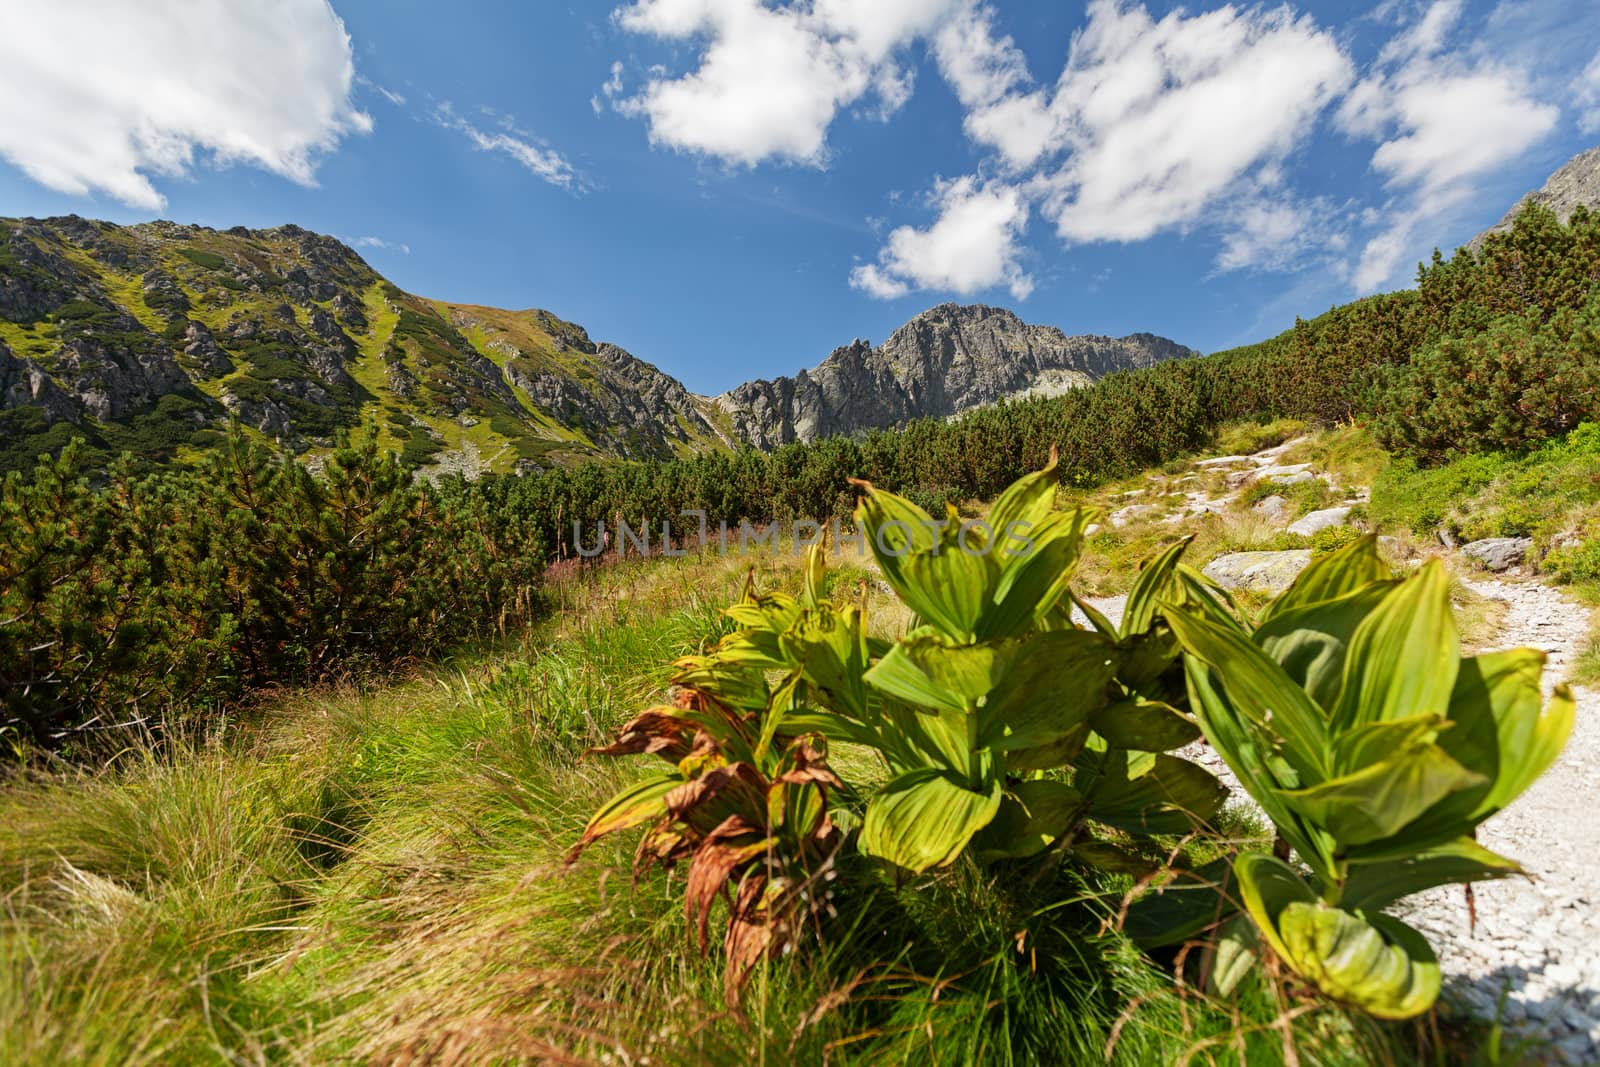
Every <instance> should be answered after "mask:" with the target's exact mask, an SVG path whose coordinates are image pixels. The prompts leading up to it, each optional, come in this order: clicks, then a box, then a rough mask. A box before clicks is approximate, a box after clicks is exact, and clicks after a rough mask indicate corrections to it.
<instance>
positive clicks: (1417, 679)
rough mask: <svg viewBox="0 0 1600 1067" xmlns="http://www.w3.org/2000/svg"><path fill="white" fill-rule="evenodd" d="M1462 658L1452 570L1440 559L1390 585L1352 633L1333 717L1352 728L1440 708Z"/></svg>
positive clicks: (1447, 701)
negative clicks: (1453, 610) (1452, 609)
mask: <svg viewBox="0 0 1600 1067" xmlns="http://www.w3.org/2000/svg"><path fill="white" fill-rule="evenodd" d="M1460 662H1461V639H1460V637H1459V636H1458V635H1457V633H1456V624H1455V620H1454V619H1453V618H1452V617H1451V614H1450V578H1449V575H1448V574H1447V573H1446V572H1445V569H1444V565H1443V564H1442V563H1440V562H1439V561H1438V560H1434V561H1432V562H1430V563H1428V564H1426V565H1424V566H1423V568H1422V569H1421V570H1420V571H1418V572H1417V574H1416V575H1414V576H1413V577H1411V578H1409V579H1407V580H1406V581H1404V582H1402V583H1401V584H1400V585H1399V586H1398V587H1397V588H1395V589H1394V590H1392V591H1390V593H1389V595H1388V596H1386V597H1384V598H1383V601H1382V603H1380V604H1379V605H1378V606H1377V607H1376V608H1375V609H1373V611H1372V613H1371V614H1370V615H1368V616H1367V617H1366V618H1365V619H1364V620H1362V622H1361V625H1359V626H1357V627H1356V629H1355V632H1354V634H1352V635H1351V638H1350V647H1349V651H1348V652H1347V653H1346V656H1345V671H1344V684H1343V686H1342V688H1341V690H1340V693H1339V701H1338V705H1337V706H1336V707H1335V708H1334V714H1333V718H1334V722H1335V724H1336V725H1337V726H1339V727H1340V728H1349V727H1352V726H1359V725H1361V724H1362V723H1367V722H1382V721H1385V720H1388V719H1406V718H1410V717H1411V716H1413V715H1423V714H1427V713H1430V712H1438V713H1442V712H1444V711H1445V710H1446V709H1447V708H1448V707H1449V706H1450V694H1451V691H1452V690H1453V689H1454V688H1455V684H1456V670H1457V667H1458V665H1459V664H1460Z"/></svg>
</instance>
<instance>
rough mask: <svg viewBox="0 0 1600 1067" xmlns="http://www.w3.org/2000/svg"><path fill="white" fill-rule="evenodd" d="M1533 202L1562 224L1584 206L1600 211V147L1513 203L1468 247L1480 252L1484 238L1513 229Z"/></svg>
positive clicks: (1581, 154) (1571, 163)
mask: <svg viewBox="0 0 1600 1067" xmlns="http://www.w3.org/2000/svg"><path fill="white" fill-rule="evenodd" d="M1530 202H1531V203H1535V204H1539V205H1541V206H1543V207H1547V208H1549V209H1550V210H1551V211H1554V212H1555V213H1556V217H1558V218H1559V219H1560V220H1561V221H1562V222H1566V221H1567V219H1569V218H1571V217H1572V210H1573V209H1574V208H1576V207H1579V206H1580V205H1581V206H1583V207H1586V208H1589V209H1590V210H1591V211H1592V210H1594V209H1596V208H1600V147H1595V148H1591V149H1589V150H1588V151H1587V152H1579V153H1578V154H1577V155H1575V156H1573V157H1572V158H1571V159H1569V160H1567V162H1566V163H1564V164H1562V166H1561V168H1560V169H1559V170H1557V171H1556V172H1555V173H1554V174H1552V175H1550V177H1549V179H1548V180H1547V181H1546V182H1545V183H1544V184H1543V185H1542V186H1540V187H1539V188H1537V189H1535V190H1534V191H1533V192H1531V193H1528V194H1527V195H1526V196H1524V197H1523V198H1522V199H1521V200H1518V201H1517V202H1516V203H1515V204H1513V205H1512V207H1511V210H1510V211H1507V212H1506V214H1505V218H1503V219H1501V220H1500V221H1499V222H1497V223H1495V224H1494V225H1493V226H1491V227H1489V228H1488V229H1487V230H1485V231H1483V232H1482V233H1480V234H1478V236H1476V237H1474V238H1473V239H1472V240H1471V241H1470V242H1468V244H1467V247H1468V248H1470V249H1472V250H1473V251H1477V250H1478V249H1479V248H1480V247H1482V245H1483V239H1484V238H1485V237H1488V236H1489V235H1490V234H1491V233H1504V232H1505V231H1506V230H1509V229H1511V222H1512V220H1513V219H1515V218H1516V217H1517V212H1518V211H1520V210H1522V205H1524V204H1527V203H1530Z"/></svg>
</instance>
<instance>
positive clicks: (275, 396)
mask: <svg viewBox="0 0 1600 1067" xmlns="http://www.w3.org/2000/svg"><path fill="white" fill-rule="evenodd" d="M702 407H703V405H701V404H700V403H699V402H698V401H697V398H693V397H692V396H691V395H690V394H689V393H688V392H687V391H686V390H685V389H684V388H683V387H682V385H681V384H679V383H678V382H676V381H674V380H673V379H671V378H668V377H667V376H665V375H663V374H661V373H660V372H659V371H657V370H656V369H655V368H653V367H651V366H650V365H649V364H646V363H643V362H641V361H639V360H636V359H634V358H633V357H632V356H630V355H628V354H627V353H626V352H623V351H622V350H621V349H618V348H615V347H614V346H610V345H597V344H595V343H594V342H593V341H591V340H590V339H589V337H588V335H587V334H586V333H585V332H584V331H583V329H582V328H581V327H578V326H575V325H573V324H572V323H569V322H565V321H563V320H561V319H559V318H557V317H556V316H554V315H552V314H550V313H549V312H546V311H540V310H537V309H531V310H527V311H500V310H496V309H491V308H479V307H472V306H467V305H456V304H449V303H445V302H442V301H430V300H425V299H423V298H421V297H417V296H414V295H412V294H409V293H405V292H403V291H401V290H400V289H398V288H396V287H395V286H393V285H391V284H390V283H389V282H387V281H385V280H384V279H383V278H382V277H381V276H380V275H378V274H377V273H376V272H375V271H373V270H372V268H371V267H369V266H368V265H367V264H366V263H365V262H364V261H363V260H362V259H361V257H360V256H359V255H357V254H356V253H355V252H354V251H352V250H351V249H350V248H348V247H347V246H345V245H344V244H342V243H340V242H339V241H337V240H335V239H333V238H330V237H324V236H320V235H317V234H313V233H310V232H308V231H305V230H302V229H300V228H299V227H295V226H283V227H279V228H276V229H271V230H246V229H244V228H242V227H239V228H235V229H232V230H228V231H216V230H210V229H206V228H204V227H198V226H178V225H175V224H172V223H166V222H157V223H149V224H144V225H139V226H128V227H122V226H115V225H112V224H110V223H99V222H91V221H86V220H83V219H79V218H76V217H68V218H57V219H46V220H32V219H22V220H3V221H0V440H3V441H4V443H5V446H6V447H5V449H4V455H3V456H0V465H4V466H7V467H17V466H22V465H24V464H26V463H27V462H29V461H31V459H32V458H33V456H34V455H36V454H37V453H39V452H40V451H44V450H46V449H50V448H53V447H55V446H56V445H58V444H59V443H60V442H61V441H63V440H65V438H66V437H67V436H69V435H70V434H72V433H83V434H86V435H87V436H88V437H89V438H90V440H91V442H92V443H94V444H96V445H97V446H100V447H103V448H105V449H107V450H108V451H120V450H123V449H127V450H131V451H133V452H135V453H137V454H139V455H142V456H145V457H147V458H151V459H166V458H170V457H172V456H182V455H184V454H186V453H189V452H191V451H193V450H195V449H198V448H204V447H206V446H207V445H209V444H212V443H214V441H215V439H216V435H217V431H218V430H220V429H222V428H224V427H225V426H226V425H227V423H228V421H229V420H230V418H234V417H236V418H238V419H239V420H240V422H241V423H242V424H243V425H244V426H245V427H247V428H248V429H250V430H251V431H253V432H255V433H258V434H261V435H263V436H266V437H272V438H278V439H280V440H282V441H283V442H284V443H285V444H287V445H289V446H290V447H292V448H294V449H296V450H299V451H303V450H305V449H308V448H319V447H326V446H327V445H328V444H330V443H331V440H332V437H333V435H334V433H335V431H336V430H338V429H339V428H341V427H345V428H351V429H357V428H359V427H361V426H362V425H363V423H365V422H367V421H371V422H375V423H376V424H377V426H378V432H379V434H380V435H381V437H382V440H383V443H384V444H385V445H386V446H389V447H392V448H395V449H397V450H398V451H400V452H401V453H402V454H403V455H404V456H405V457H406V459H407V460H408V461H409V462H411V463H414V464H421V463H425V462H428V461H430V460H431V461H434V462H438V461H440V460H450V461H452V462H453V463H454V465H456V466H464V467H467V468H469V469H478V470H488V469H492V470H512V469H514V468H516V467H518V465H519V464H520V465H523V466H524V467H525V466H527V465H529V464H537V465H541V466H549V465H560V464H563V463H567V462H571V461H573V460H576V459H580V458H586V457H592V456H599V455H611V456H623V457H628V458H637V459H645V458H669V457H672V456H676V455H682V454H684V453H687V452H692V451H695V450H697V449H705V448H712V447H721V446H723V445H724V443H725V442H724V440H723V438H722V437H721V436H720V435H719V434H718V433H717V432H716V431H715V430H714V429H713V428H712V426H711V424H710V423H708V422H707V421H706V419H705V418H704V417H703V415H702V413H701V412H702Z"/></svg>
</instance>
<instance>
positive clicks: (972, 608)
mask: <svg viewBox="0 0 1600 1067" xmlns="http://www.w3.org/2000/svg"><path fill="white" fill-rule="evenodd" d="M997 567H998V565H997V564H996V562H995V561H994V560H992V559H990V558H989V557H988V556H987V555H982V554H976V553H972V552H968V551H965V550H963V549H962V548H961V546H960V545H958V544H956V543H955V540H954V539H953V538H945V539H943V540H941V541H940V542H939V543H938V544H937V546H936V548H935V549H934V550H932V551H928V552H919V553H916V554H914V555H912V556H910V557H908V558H907V559H906V560H905V561H904V562H903V564H902V573H903V574H904V576H905V582H906V588H905V589H904V590H903V591H902V592H901V598H902V599H903V600H905V602H906V603H907V604H908V605H910V606H911V608H912V609H913V610H914V611H916V613H917V614H918V615H920V616H922V618H924V619H926V620H927V621H928V622H930V623H932V624H934V625H935V626H937V627H938V628H939V629H941V630H943V631H944V632H945V633H946V634H947V635H948V636H950V637H951V638H953V639H955V640H957V641H972V640H975V639H976V638H977V636H978V634H979V624H980V622H981V621H982V620H983V619H984V617H985V616H986V615H987V614H988V613H989V612H990V611H991V601H990V595H991V594H990V590H991V588H993V585H994V582H995V579H996V575H997ZM990 635H992V636H1005V635H1003V634H1000V633H997V632H993V631H991V632H990V633H986V634H985V635H984V636H990Z"/></svg>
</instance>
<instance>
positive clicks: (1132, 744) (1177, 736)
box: [1089, 697, 1200, 752]
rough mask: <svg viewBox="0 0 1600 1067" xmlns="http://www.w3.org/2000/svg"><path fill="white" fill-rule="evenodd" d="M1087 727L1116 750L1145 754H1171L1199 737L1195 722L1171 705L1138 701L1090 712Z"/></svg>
mask: <svg viewBox="0 0 1600 1067" xmlns="http://www.w3.org/2000/svg"><path fill="white" fill-rule="evenodd" d="M1089 725H1090V726H1091V727H1093V728H1094V732H1095V733H1097V734H1099V735H1100V736H1101V737H1103V738H1105V739H1106V740H1107V741H1109V742H1110V743H1111V744H1113V745H1115V746H1116V747H1118V748H1134V749H1142V750H1144V751H1146V752H1170V751H1171V750H1172V749H1175V748H1182V747H1183V746H1184V745H1187V744H1188V743H1189V742H1190V741H1193V740H1194V739H1195V738H1197V737H1199V736H1200V727H1199V726H1198V725H1197V724H1196V723H1195V721H1194V720H1193V719H1191V718H1190V717H1189V716H1187V715H1185V714H1184V713H1183V712H1181V711H1179V710H1178V709H1177V708H1175V707H1173V706H1172V705H1171V704H1163V703H1161V702H1160V701H1157V700H1145V699H1143V698H1140V697H1135V698H1133V699H1131V700H1122V701H1118V702H1117V703H1115V704H1108V705H1107V706H1105V707H1103V708H1101V709H1099V710H1098V711H1095V712H1093V713H1092V714H1090V716H1089Z"/></svg>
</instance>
